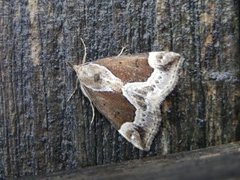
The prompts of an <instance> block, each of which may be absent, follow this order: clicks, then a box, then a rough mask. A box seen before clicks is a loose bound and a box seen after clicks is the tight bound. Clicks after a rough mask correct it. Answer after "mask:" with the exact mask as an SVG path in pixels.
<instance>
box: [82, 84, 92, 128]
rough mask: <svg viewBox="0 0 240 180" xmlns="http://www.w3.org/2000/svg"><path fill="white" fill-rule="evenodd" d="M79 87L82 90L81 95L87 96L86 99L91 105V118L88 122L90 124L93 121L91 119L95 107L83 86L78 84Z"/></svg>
mask: <svg viewBox="0 0 240 180" xmlns="http://www.w3.org/2000/svg"><path fill="white" fill-rule="evenodd" d="M80 88H81V90H82V92H83V95H84V96H85V97H87V99H88V100H89V102H90V105H91V108H92V119H91V123H90V124H91V125H92V123H93V121H94V118H95V108H94V106H93V103H92V101H91V99H90V97H89V96H88V94H87V92H86V91H85V89H84V86H82V85H80Z"/></svg>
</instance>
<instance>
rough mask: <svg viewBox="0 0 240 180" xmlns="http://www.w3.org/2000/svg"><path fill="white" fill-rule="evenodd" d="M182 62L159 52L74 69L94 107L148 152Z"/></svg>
mask: <svg viewBox="0 0 240 180" xmlns="http://www.w3.org/2000/svg"><path fill="white" fill-rule="evenodd" d="M83 43H84V42H83ZM84 46H85V45H84ZM85 49H86V47H85ZM85 57H86V56H85ZM182 62H183V58H181V56H180V55H179V54H178V53H174V52H166V51H159V52H149V53H142V54H136V55H120V56H116V57H108V58H103V59H99V60H97V61H95V62H87V63H86V62H84V63H83V64H81V65H74V66H73V69H74V70H75V72H76V74H77V77H78V80H79V81H80V85H81V90H82V92H83V94H84V95H85V96H86V97H87V98H88V99H89V101H90V103H91V105H92V108H93V106H95V107H96V109H97V110H98V111H99V112H101V113H102V114H103V115H104V116H105V117H106V118H107V119H108V120H109V121H110V122H111V124H112V125H113V126H114V127H115V128H116V129H117V130H118V132H119V133H120V134H121V135H122V136H123V137H124V138H125V139H126V140H128V141H129V142H130V143H132V144H133V145H134V146H135V147H137V148H138V149H140V150H144V151H149V150H150V147H151V144H152V141H153V139H154V137H155V135H156V133H157V132H158V130H159V126H160V122H161V110H160V106H161V103H162V102H163V101H164V99H165V98H166V97H167V96H168V95H169V94H170V93H171V91H172V90H173V89H174V87H175V86H176V84H177V82H178V79H179V71H180V69H181V65H182ZM93 113H94V108H93ZM93 118H94V116H93Z"/></svg>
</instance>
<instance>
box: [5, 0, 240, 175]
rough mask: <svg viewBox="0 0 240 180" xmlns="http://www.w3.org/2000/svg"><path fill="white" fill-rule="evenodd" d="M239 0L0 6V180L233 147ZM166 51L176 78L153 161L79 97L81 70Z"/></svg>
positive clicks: (61, 0)
mask: <svg viewBox="0 0 240 180" xmlns="http://www.w3.org/2000/svg"><path fill="white" fill-rule="evenodd" d="M239 9H240V8H239V1H237V0H226V1H213V0H205V1H200V0H194V1H186V0H183V1H171V0H170V1H169V0H150V1H149V0H148V1H147V0H142V1H130V0H125V1H122V0H121V1H120V0H114V1H109V0H100V1H91V0H85V1H82V0H74V1H73V0H53V1H45V0H23V1H20V0H0V27H1V28H0V36H1V38H0V178H2V177H6V176H22V175H37V174H44V173H49V172H54V171H59V170H67V169H73V168H77V167H81V166H89V165H97V164H98V165H99V164H106V163H111V162H119V161H125V160H129V159H137V158H142V157H146V156H155V155H159V154H168V153H173V152H180V151H185V150H192V149H198V148H203V147H207V146H211V145H218V144H222V143H228V142H231V141H234V140H239V139H240V135H239V134H240V130H239V129H240V119H239V117H240V115H239V109H240V87H239V84H240V83H239V56H240V54H239V53H240V51H239V21H240V20H239V19H240V18H239ZM80 37H82V38H83V39H84V40H85V43H86V45H87V53H88V60H89V61H92V60H96V59H98V58H101V57H106V56H110V55H117V54H118V53H119V52H120V50H121V48H122V47H123V46H127V49H128V51H127V52H126V53H138V52H147V51H153V50H166V49H167V50H173V51H176V52H178V53H180V54H182V55H183V56H184V57H185V63H184V71H183V76H182V78H181V80H180V84H179V85H178V87H177V88H176V90H175V91H174V92H173V93H172V95H171V96H170V97H168V100H167V102H166V103H165V104H164V106H163V107H162V109H163V116H164V117H163V123H162V128H161V131H160V132H159V134H158V136H157V137H156V139H155V141H154V145H153V146H152V149H151V151H150V152H148V153H146V152H142V151H138V150H137V149H135V148H133V146H132V145H131V144H129V143H128V142H126V141H125V140H124V138H122V137H121V136H120V135H119V134H118V133H117V132H116V131H115V130H114V129H113V128H112V126H111V125H110V124H109V123H108V122H107V121H106V120H105V119H104V118H103V117H102V116H101V115H100V114H97V116H96V120H95V122H94V124H93V125H92V126H91V125H90V119H91V108H90V106H89V103H88V101H87V99H86V98H84V97H83V96H82V94H81V92H80V91H78V93H77V95H76V96H74V98H73V99H72V100H71V101H70V102H67V98H68V97H69V95H70V94H71V92H72V90H73V89H74V86H75V80H76V76H75V74H74V72H72V70H71V69H70V68H68V67H67V66H66V64H65V62H67V61H68V62H71V63H73V64H77V63H79V61H80V60H81V58H82V56H83V47H82V44H81V42H80Z"/></svg>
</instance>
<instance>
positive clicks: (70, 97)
mask: <svg viewBox="0 0 240 180" xmlns="http://www.w3.org/2000/svg"><path fill="white" fill-rule="evenodd" d="M78 82H79V81H78V79H77V81H76V84H75V88H74V90H73V92H72V94H71V95H70V96H69V98H68V99H67V102H69V101H70V100H71V99H72V97H73V96H74V95H75V93H76V92H77V89H78Z"/></svg>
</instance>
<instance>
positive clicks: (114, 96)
mask: <svg viewBox="0 0 240 180" xmlns="http://www.w3.org/2000/svg"><path fill="white" fill-rule="evenodd" d="M85 89H86V91H87V93H88V95H89V97H90V98H91V100H92V102H93V104H94V106H95V107H96V108H97V110H98V111H99V112H101V114H102V115H104V116H105V117H106V118H107V119H108V120H109V121H110V122H111V123H112V124H113V126H114V127H115V128H116V129H117V130H118V129H120V127H121V125H122V124H123V123H125V122H132V121H133V120H134V117H135V107H134V106H133V105H132V104H130V103H129V102H128V100H127V99H126V98H125V97H124V96H123V95H122V94H121V93H118V92H97V91H92V90H91V89H88V88H85Z"/></svg>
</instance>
